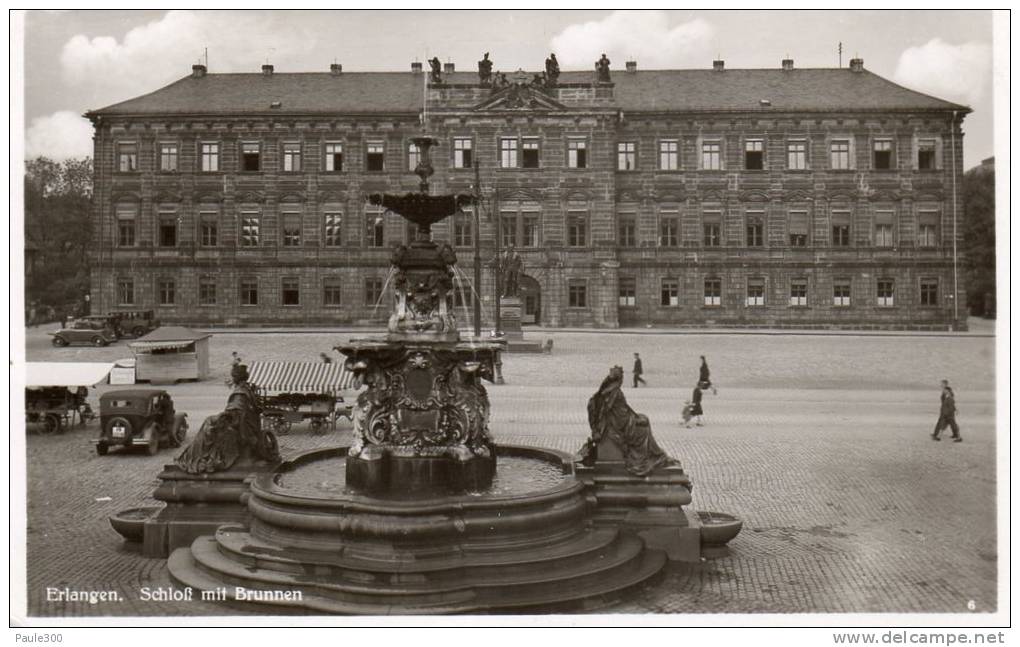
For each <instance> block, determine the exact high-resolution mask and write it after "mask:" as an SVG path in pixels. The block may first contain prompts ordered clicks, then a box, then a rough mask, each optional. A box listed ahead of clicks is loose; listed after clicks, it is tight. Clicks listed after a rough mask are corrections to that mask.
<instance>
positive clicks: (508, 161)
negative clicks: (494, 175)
mask: <svg viewBox="0 0 1020 647" xmlns="http://www.w3.org/2000/svg"><path fill="white" fill-rule="evenodd" d="M499 166H500V168H517V138H516V137H502V138H500V140H499Z"/></svg>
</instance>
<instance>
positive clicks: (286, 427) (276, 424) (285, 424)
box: [273, 417, 290, 436]
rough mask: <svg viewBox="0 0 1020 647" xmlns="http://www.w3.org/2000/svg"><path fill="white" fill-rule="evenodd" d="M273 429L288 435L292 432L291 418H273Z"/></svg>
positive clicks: (282, 434)
mask: <svg viewBox="0 0 1020 647" xmlns="http://www.w3.org/2000/svg"><path fill="white" fill-rule="evenodd" d="M273 431H274V432H276V433H277V434H279V435H281V436H286V435H287V434H289V433H290V420H287V419H286V418H283V417H279V418H275V419H274V420H273Z"/></svg>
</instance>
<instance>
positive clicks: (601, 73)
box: [595, 52, 610, 83]
mask: <svg viewBox="0 0 1020 647" xmlns="http://www.w3.org/2000/svg"><path fill="white" fill-rule="evenodd" d="M595 75H596V78H597V80H598V82H599V83H609V82H610V79H609V59H608V58H606V54H605V52H603V53H602V58H600V59H599V60H597V61H595Z"/></svg>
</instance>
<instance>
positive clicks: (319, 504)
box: [159, 137, 739, 615]
mask: <svg viewBox="0 0 1020 647" xmlns="http://www.w3.org/2000/svg"><path fill="white" fill-rule="evenodd" d="M416 143H417V144H418V146H419V147H420V150H421V152H422V156H421V160H422V161H421V164H420V165H419V167H418V169H417V171H416V172H417V173H418V175H419V177H421V180H422V182H421V186H420V191H419V192H418V193H410V194H406V195H402V196H397V195H373V196H371V197H370V200H371V201H372V202H374V203H376V204H379V205H382V206H384V207H386V208H387V209H389V210H390V211H392V212H394V213H396V214H399V215H400V216H402V217H404V218H406V219H407V220H409V221H411V222H414V223H415V224H417V226H418V230H417V236H416V238H415V240H414V241H412V242H411V243H410V244H409V245H407V246H401V247H398V248H397V249H395V250H394V252H393V256H392V264H393V271H394V278H395V280H394V297H395V303H394V309H393V313H392V316H391V317H390V319H389V325H388V334H386V335H385V336H384V337H380V338H375V339H353V340H351V341H349V342H348V343H345V344H341V345H339V346H337V348H336V349H337V350H338V351H339V352H341V353H342V354H343V355H344V356H345V357H346V365H347V366H348V367H349V369H350V370H352V371H353V372H355V373H356V374H357V375H358V376H359V377H360V379H361V380H362V381H363V383H364V384H365V386H366V387H367V388H366V389H365V390H364V391H363V392H362V393H361V394H360V396H359V398H358V401H357V405H356V408H355V416H354V432H353V441H352V442H351V443H350V445H347V446H338V447H334V448H330V449H320V450H314V451H309V452H304V453H302V454H298V455H296V456H292V457H289V458H288V459H287V460H285V461H283V462H280V463H276V464H273V465H271V466H268V467H266V466H263V467H261V468H260V469H257V470H253V471H252V472H251V474H250V475H249V476H248V477H247V478H246V479H245V481H244V483H243V492H242V493H241V494H240V495H239V496H238V495H237V492H236V488H235V489H231V490H230V493H228V494H224V496H227V497H228V498H229V497H236V502H237V503H238V504H240V506H242V507H243V508H244V509H245V510H246V515H245V516H244V517H239V516H237V515H236V514H235V515H233V516H225V517H224V518H223V519H222V523H221V524H220V525H218V526H214V527H215V530H214V531H212V532H209V531H206V532H207V533H208V534H202V535H200V536H197V537H194V536H193V535H190V536H188V540H187V543H184V542H183V541H175V540H174V539H173V537H180V538H183V537H185V536H186V535H185V534H181V533H178V534H176V535H175V534H174V533H173V532H170V531H164V532H162V533H161V534H160V535H159V536H160V537H164V538H165V537H170V538H171V539H170V540H169V543H168V544H164V545H166V546H167V550H169V551H172V552H170V554H169V559H168V569H169V571H170V574H171V576H172V577H173V579H174V580H175V581H176V582H177V583H179V584H180V585H183V586H190V587H192V588H193V589H198V590H201V591H202V592H203V596H202V597H203V599H214V600H219V601H222V602H223V603H225V604H234V605H245V606H252V605H255V606H258V607H260V608H261V609H262V610H263V611H265V612H269V613H310V614H325V613H347V614H371V615H388V614H426V613H479V612H482V613H506V612H527V611H544V612H548V611H556V610H576V609H588V608H597V607H598V606H600V605H603V604H605V603H606V601H607V600H615V599H618V596H619V595H620V594H621V592H623V591H624V590H626V589H629V588H631V587H634V586H636V585H640V584H642V583H643V582H646V581H647V580H649V579H650V578H651V577H653V576H654V575H656V574H657V573H658V572H659V571H660V570H661V569H662V568H663V566H664V565H665V563H666V561H667V559H673V560H686V561H697V560H699V559H700V558H701V557H700V556H701V554H702V547H703V545H704V544H705V540H704V538H703V536H702V524H701V523H700V521H699V517H698V515H695V514H690V513H688V512H687V511H686V510H685V509H684V506H685V505H687V504H689V503H690V502H691V496H690V493H691V488H692V486H691V481H690V479H689V478H688V477H687V475H686V474H685V473H684V471H683V469H682V468H681V466H680V464H679V462H677V461H676V460H675V459H673V458H671V457H669V456H668V455H666V454H665V453H664V452H663V451H662V450H661V449H660V448H659V446H658V445H657V444H656V443H655V440H654V438H653V437H652V433H651V428H650V426H649V424H648V419H647V418H646V417H644V416H642V415H640V414H637V413H636V412H634V411H633V410H632V409H630V407H629V406H628V405H627V403H626V399H625V398H624V396H623V393H622V391H621V390H620V388H619V386H620V383H621V375H622V371H621V370H619V369H618V367H617V368H614V369H613V370H612V371H611V372H610V375H609V376H608V377H607V378H606V379H605V380H604V381H603V384H602V385H601V386H600V388H599V391H598V393H596V395H595V396H593V397H592V400H591V401H590V402H589V421H590V424H591V428H592V437H591V439H590V440H589V441H588V443H587V444H586V445H585V447H584V448H582V451H581V455H580V456H579V455H573V454H565V453H562V452H557V451H552V450H547V449H540V448H534V447H524V446H508V445H502V446H496V444H495V443H494V442H493V441H492V438H491V436H490V434H489V428H488V421H489V400H488V396H487V394H486V391H485V387H484V386H483V384H482V381H483V380H488V381H491V380H492V377H493V367H494V363H495V361H496V357H497V354H498V353H499V352H500V351H502V350H503V349H504V345H503V342H502V341H492V340H481V339H474V338H467V339H462V338H461V337H460V334H459V332H458V330H457V325H456V318H455V317H454V314H453V312H452V310H451V309H450V308H449V307H448V304H447V294H448V293H449V291H450V290H451V289H452V287H453V272H454V269H453V268H454V264H455V263H456V256H455V255H454V253H453V250H451V249H450V247H449V246H448V245H445V244H437V243H435V242H433V241H432V240H431V233H430V227H431V225H432V223H434V222H436V221H438V220H441V219H442V218H444V217H446V216H448V215H450V214H452V213H453V212H454V211H455V210H456V209H457V208H459V207H460V206H462V205H463V204H465V203H466V202H467V201H469V200H470V197H469V196H455V195H454V196H450V195H448V196H431V195H429V193H428V177H429V175H431V170H432V169H431V165H430V163H429V149H430V148H431V147H432V145H433V144H434V140H432V139H430V138H427V137H422V138H419V139H417V140H416ZM223 433H230V431H229V430H226V431H224V432H223ZM196 442H197V441H196ZM192 453H195V452H194V451H192ZM497 463H498V465H497ZM215 477H216V475H215V474H212V475H208V474H207V475H202V478H204V479H207V480H210V482H213V481H215ZM235 485H239V484H236V483H233V481H231V487H233V486H235ZM211 487H213V489H215V486H211ZM193 498H194V497H193ZM204 500H205V499H203V500H198V499H195V502H191V501H190V500H189V502H185V503H186V504H185V505H184V507H186V508H188V514H190V515H192V516H194V513H193V512H191V508H195V509H196V510H197V509H198V508H199V507H203V506H204V505H205V504H204V502H203V501H204ZM203 509H204V508H203ZM713 518H716V517H713ZM205 521H207V522H208V521H210V520H209V519H206V520H205ZM737 523H739V522H737ZM197 527H198V526H194V525H193V526H189V528H191V529H194V528H197ZM201 527H203V528H208V527H209V526H208V525H205V526H201ZM171 530H172V528H171ZM730 530H732V529H730ZM736 530H739V527H737V528H736ZM736 530H732V533H730V531H729V530H726V529H722V530H721V531H720V529H719V528H716V532H715V534H714V535H713V536H712V538H711V541H712V542H714V544H713V545H712V548H713V550H715V551H716V552H717V554H718V551H720V550H724V548H723V547H724V544H725V541H726V540H728V539H729V538H730V537H732V535H734V534H736ZM720 537H721V539H720ZM164 541H165V540H164ZM196 597H198V596H196Z"/></svg>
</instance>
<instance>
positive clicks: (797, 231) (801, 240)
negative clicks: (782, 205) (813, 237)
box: [788, 210, 808, 247]
mask: <svg viewBox="0 0 1020 647" xmlns="http://www.w3.org/2000/svg"><path fill="white" fill-rule="evenodd" d="M788 227H789V230H790V247H807V241H808V212H807V211H800V210H798V211H790V212H789V216H788Z"/></svg>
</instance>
